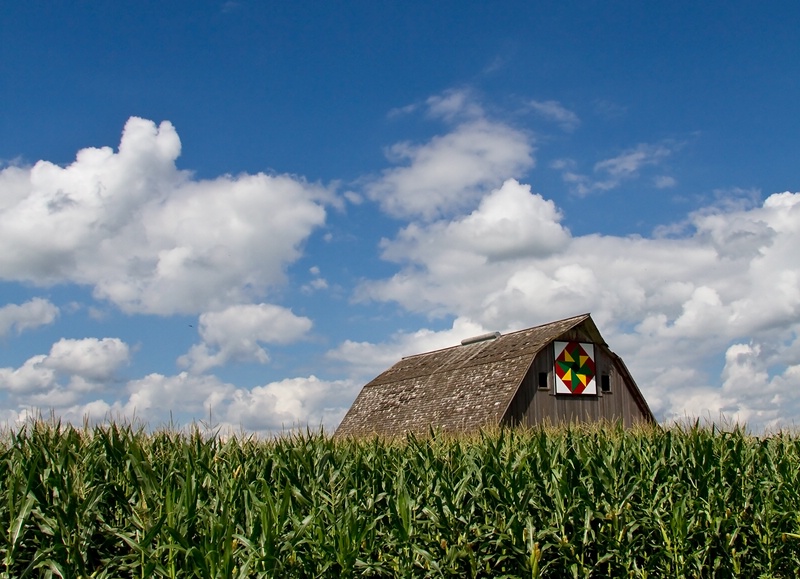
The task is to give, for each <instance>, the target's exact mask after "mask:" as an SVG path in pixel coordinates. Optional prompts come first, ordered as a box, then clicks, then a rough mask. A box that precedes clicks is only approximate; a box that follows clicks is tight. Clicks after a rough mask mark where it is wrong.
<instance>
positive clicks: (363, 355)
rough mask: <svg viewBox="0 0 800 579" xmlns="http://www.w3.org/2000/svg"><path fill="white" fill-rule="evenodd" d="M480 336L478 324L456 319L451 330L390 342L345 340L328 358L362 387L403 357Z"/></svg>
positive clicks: (421, 332) (396, 337)
mask: <svg viewBox="0 0 800 579" xmlns="http://www.w3.org/2000/svg"><path fill="white" fill-rule="evenodd" d="M483 333H486V330H485V329H484V328H483V326H481V325H480V324H477V323H475V322H473V321H471V320H469V319H466V318H456V319H455V320H453V325H452V328H450V329H447V330H442V331H433V330H428V329H421V330H417V331H416V332H396V333H395V334H393V335H392V336H391V338H390V339H389V341H387V342H382V343H379V344H373V343H370V342H355V341H352V340H346V341H344V342H342V343H341V344H340V345H339V346H338V347H336V348H335V349H333V350H331V351H329V352H328V354H327V356H328V358H330V359H331V360H336V361H339V362H344V363H346V365H347V368H348V370H349V371H350V373H351V378H352V379H353V380H356V381H358V382H360V383H362V384H363V383H366V382H367V381H369V380H371V379H372V378H374V377H375V376H377V375H378V374H380V373H381V372H383V371H384V370H386V369H388V368H390V367H391V366H392V365H394V364H395V363H396V362H397V361H398V360H400V359H401V358H403V357H404V356H410V355H413V354H419V353H421V352H430V351H432V350H439V349H441V348H448V347H450V346H453V345H455V344H458V343H460V342H461V340H463V339H465V338H469V337H471V336H477V335H480V334H483Z"/></svg>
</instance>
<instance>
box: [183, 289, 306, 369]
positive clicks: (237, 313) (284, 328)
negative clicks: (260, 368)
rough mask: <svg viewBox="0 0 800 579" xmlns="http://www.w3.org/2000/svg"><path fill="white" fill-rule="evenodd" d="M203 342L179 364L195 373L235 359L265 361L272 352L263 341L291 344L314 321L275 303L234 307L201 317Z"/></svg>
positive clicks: (300, 336) (195, 346)
mask: <svg viewBox="0 0 800 579" xmlns="http://www.w3.org/2000/svg"><path fill="white" fill-rule="evenodd" d="M199 325H200V327H199V332H200V337H201V338H202V340H203V342H202V343H201V344H196V345H194V346H192V348H191V349H190V350H189V352H188V353H187V354H186V355H185V356H181V358H179V360H178V363H179V364H180V365H181V366H183V367H188V368H190V369H191V371H192V372H193V373H200V372H205V371H206V370H208V369H209V368H212V367H214V366H221V365H224V364H226V363H228V362H231V361H238V362H246V361H255V362H260V363H262V364H265V363H267V362H268V361H269V355H268V354H267V352H266V350H264V348H263V347H262V346H261V344H289V343H292V342H295V341H297V340H299V339H300V338H302V337H303V335H305V334H306V333H307V332H308V331H309V330H310V329H311V320H309V319H308V318H305V317H300V316H296V315H294V314H293V313H292V312H291V311H290V310H287V309H285V308H281V307H279V306H275V305H271V304H252V305H237V306H231V307H229V308H226V309H224V310H222V311H219V312H207V313H204V314H202V315H201V316H200V322H199Z"/></svg>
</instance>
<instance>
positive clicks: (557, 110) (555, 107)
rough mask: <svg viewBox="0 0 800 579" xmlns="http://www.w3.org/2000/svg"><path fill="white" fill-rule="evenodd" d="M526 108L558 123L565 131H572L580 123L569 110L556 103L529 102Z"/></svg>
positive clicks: (576, 116)
mask: <svg viewBox="0 0 800 579" xmlns="http://www.w3.org/2000/svg"><path fill="white" fill-rule="evenodd" d="M528 106H529V107H530V108H531V109H532V110H533V111H535V112H536V113H537V114H539V115H541V116H542V117H544V118H545V119H547V120H549V121H553V122H555V123H558V124H559V125H560V126H561V128H562V129H564V130H565V131H568V132H570V131H574V130H575V129H576V128H578V125H580V123H581V121H580V119H579V118H578V115H576V114H575V113H574V112H572V111H571V110H569V109H567V108H564V106H563V105H562V104H561V103H560V102H558V101H552V100H551V101H530V102H529V103H528Z"/></svg>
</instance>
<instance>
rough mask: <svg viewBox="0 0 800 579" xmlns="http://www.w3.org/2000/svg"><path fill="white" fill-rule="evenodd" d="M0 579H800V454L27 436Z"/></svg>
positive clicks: (572, 444) (664, 443) (7, 452)
mask: <svg viewBox="0 0 800 579" xmlns="http://www.w3.org/2000/svg"><path fill="white" fill-rule="evenodd" d="M0 475H1V476H2V481H3V485H2V488H0V493H2V495H1V496H0V533H2V537H1V538H0V577H4V578H5V577H52V576H57V577H142V578H143V577H320V576H323V577H326V576H334V577H342V578H347V577H357V576H367V577H490V576H491V577H502V576H506V577H532V578H535V577H760V576H761V577H796V576H797V575H798V570H800V504H798V503H799V502H800V500H799V499H798V489H800V439H798V437H797V436H795V435H790V434H786V433H783V434H777V435H774V436H771V437H766V438H757V437H753V436H749V435H747V434H746V433H745V432H744V431H742V430H738V429H735V430H732V431H729V432H722V431H717V430H714V429H704V428H700V427H698V426H696V425H695V426H694V427H685V428H681V427H674V428H670V429H661V428H649V429H640V430H633V431H625V430H622V429H620V428H617V427H611V426H582V427H579V426H570V427H564V428H559V429H555V428H541V429H533V430H528V431H525V430H503V431H497V432H491V433H487V432H484V433H480V434H477V435H474V436H470V437H461V438H458V437H450V436H445V435H442V434H438V433H431V434H430V436H428V437H413V436H409V437H408V438H406V439H403V440H394V441H393V440H379V439H371V440H345V441H334V440H332V439H330V438H329V437H326V436H324V435H322V434H317V433H306V434H298V435H293V436H287V437H283V438H277V439H274V440H269V441H262V440H257V439H255V438H252V437H239V438H230V439H223V438H222V437H219V436H214V435H211V436H204V435H203V434H202V433H200V432H198V431H195V432H192V433H188V434H185V433H179V432H176V431H161V432H155V433H148V432H146V431H144V430H142V429H135V428H133V427H130V426H122V425H114V424H112V425H110V426H98V427H95V428H82V429H78V428H74V427H72V426H62V425H59V424H51V423H46V422H35V423H31V424H29V425H28V426H26V427H25V428H23V429H21V430H19V431H17V432H14V433H7V434H6V435H5V436H4V437H3V438H2V439H1V440H0Z"/></svg>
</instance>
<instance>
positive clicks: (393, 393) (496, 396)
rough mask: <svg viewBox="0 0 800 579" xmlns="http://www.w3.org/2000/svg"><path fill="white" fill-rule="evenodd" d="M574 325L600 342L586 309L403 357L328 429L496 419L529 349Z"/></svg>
mask: <svg viewBox="0 0 800 579" xmlns="http://www.w3.org/2000/svg"><path fill="white" fill-rule="evenodd" d="M579 326H580V329H581V331H582V333H583V335H585V336H586V337H587V338H588V339H590V340H591V341H592V342H594V343H596V344H598V345H600V346H603V347H606V346H607V345H606V344H605V342H604V341H603V338H602V336H600V332H599V331H598V330H597V327H596V326H595V324H594V322H593V321H592V319H591V316H590V315H589V314H583V315H580V316H575V317H572V318H567V319H564V320H559V321H556V322H551V323H549V324H544V325H542V326H536V327H534V328H528V329H526V330H520V331H518V332H512V333H509V334H505V335H499V336H498V337H496V338H494V336H492V338H494V339H486V340H482V341H477V342H474V343H467V344H463V343H462V345H460V346H454V347H452V348H446V349H443V350H436V351H434V352H428V353H425V354H418V355H415V356H408V357H406V358H403V359H402V360H400V361H399V362H398V363H397V364H395V365H394V366H392V367H391V368H389V369H388V370H386V371H385V372H384V373H382V374H381V375H379V376H378V377H377V378H375V379H374V380H372V381H371V382H369V383H368V384H367V385H366V386H364V388H363V389H362V390H361V392H360V393H359V395H358V397H357V398H356V400H355V402H354V403H353V405H352V407H351V408H350V410H349V411H348V412H347V414H346V415H345V417H344V419H343V420H342V423H341V424H340V425H339V428H338V429H337V430H336V436H337V437H341V436H363V435H368V434H372V433H380V434H385V435H390V436H393V435H401V434H404V433H406V432H422V433H424V432H426V431H427V430H428V429H429V428H430V427H433V428H437V429H441V430H444V431H462V430H470V429H475V428H479V427H481V426H490V425H491V426H497V425H499V424H500V421H501V419H502V418H503V416H504V414H505V412H506V409H507V408H508V406H509V404H510V403H511V401H512V399H513V398H514V395H515V394H516V392H517V390H518V388H519V387H520V384H521V383H522V380H523V378H524V377H525V375H526V373H527V371H528V369H529V368H530V366H531V363H532V362H533V359H534V357H535V356H536V354H538V353H539V352H540V351H541V350H542V349H543V348H544V347H545V346H547V345H548V344H550V343H551V342H552V341H553V340H555V339H557V338H559V337H560V336H563V335H564V334H566V333H567V332H569V331H570V330H573V329H576V328H578V327H579ZM465 342H466V341H465ZM637 393H638V389H637ZM639 396H640V397H641V394H639ZM642 402H643V403H644V399H643V398H642ZM645 407H646V404H645ZM647 412H648V413H649V409H648V410H647Z"/></svg>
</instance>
